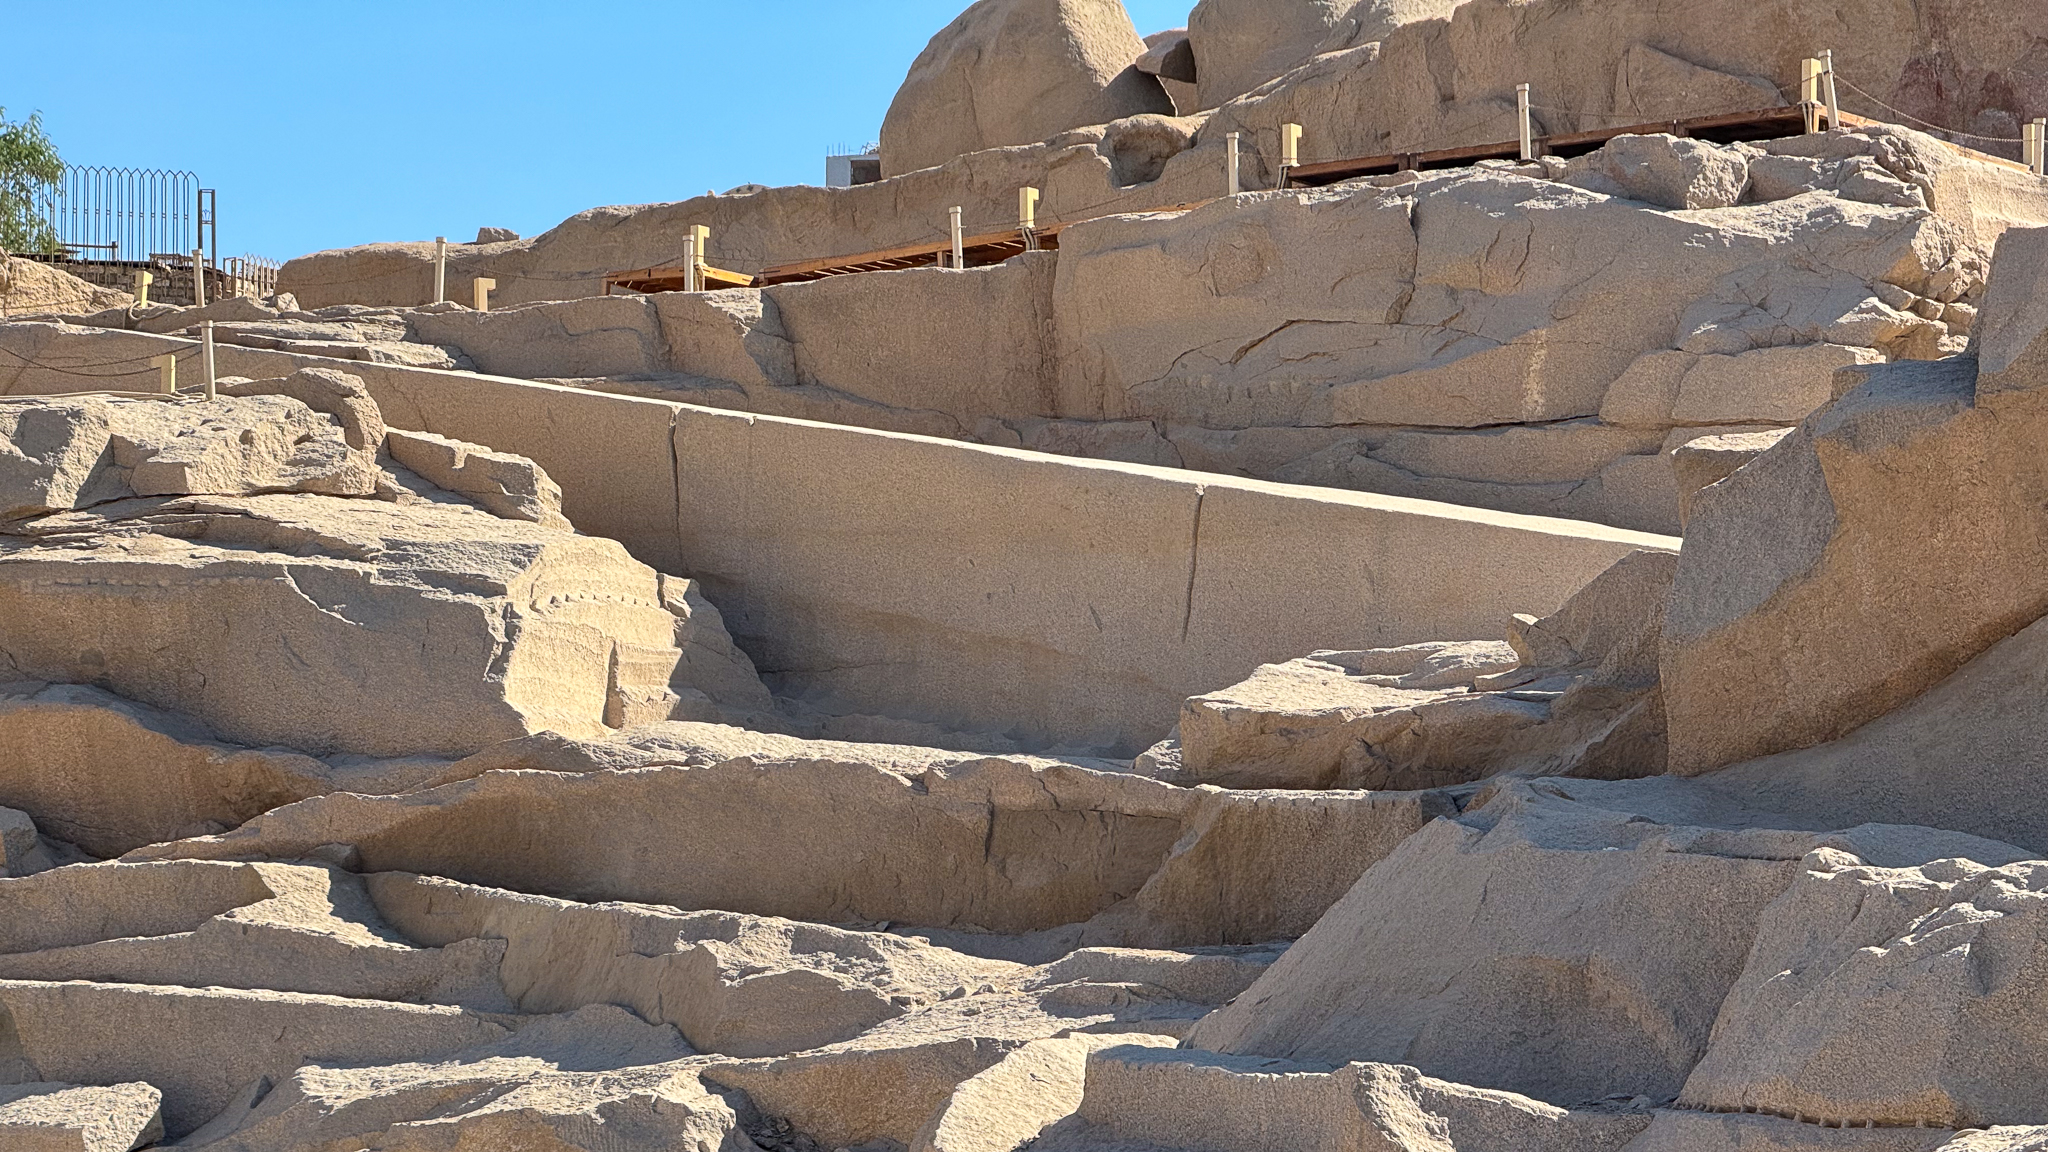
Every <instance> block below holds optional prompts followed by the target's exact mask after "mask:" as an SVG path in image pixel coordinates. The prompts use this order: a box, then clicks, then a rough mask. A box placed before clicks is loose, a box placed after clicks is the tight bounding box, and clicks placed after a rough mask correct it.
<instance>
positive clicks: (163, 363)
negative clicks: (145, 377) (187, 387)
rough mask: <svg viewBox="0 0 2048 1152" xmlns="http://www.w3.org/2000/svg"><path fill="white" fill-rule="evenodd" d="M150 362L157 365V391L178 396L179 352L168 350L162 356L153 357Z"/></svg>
mask: <svg viewBox="0 0 2048 1152" xmlns="http://www.w3.org/2000/svg"><path fill="white" fill-rule="evenodd" d="M149 362H150V363H151V364H153V365H155V366H156V389H157V391H159V392H161V393H163V394H164V395H166V396H176V395H177V394H178V354H177V353H175V352H166V353H164V354H163V355H161V356H154V357H151V358H150V361H149Z"/></svg>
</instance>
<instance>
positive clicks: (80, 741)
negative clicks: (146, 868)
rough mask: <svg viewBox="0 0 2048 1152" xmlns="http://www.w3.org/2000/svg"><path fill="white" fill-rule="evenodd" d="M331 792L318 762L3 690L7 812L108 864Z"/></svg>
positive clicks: (111, 701)
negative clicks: (30, 817) (31, 819)
mask: <svg viewBox="0 0 2048 1152" xmlns="http://www.w3.org/2000/svg"><path fill="white" fill-rule="evenodd" d="M145 782H146V784H145ZM335 783H336V782H335V780H334V774H333V772H332V770H331V769H330V768H329V766H328V765H327V764H325V763H323V762H321V761H319V760H315V759H313V758H312V757H310V756H306V755H302V754H300V753H297V752H292V751H289V750H287V749H283V748H273V749H268V750H260V751H259V750H256V749H251V748H237V747H234V746H232V745H228V744H224V743H221V742H219V741H217V740H215V739H213V738H212V734H211V733H209V732H207V731H205V730H204V728H203V727H202V726H200V725H197V724H194V723H192V722H190V721H187V720H181V719H179V718H178V717H175V716H171V715H168V714H166V713H163V712H160V711H158V710H157V709H154V708H150V707H148V706H146V705H141V704H136V703H134V702H133V701H129V700H123V699H121V698H120V697H118V696H115V695H113V694H112V693H110V692H105V691H103V690H101V689H98V688H92V687H87V686H85V685H79V684H43V683H40V682H27V683H19V684H7V685H0V804H6V805H9V806H11V807H14V808H19V809H22V810H24V811H28V812H32V813H34V814H35V817H36V819H37V820H39V821H40V822H41V827H43V828H45V829H47V830H48V831H49V833H50V834H51V835H52V836H55V837H57V838H58V839H61V840H68V841H70V842H72V843H75V844H77V845H79V846H80V847H82V848H84V849H86V850H87V851H89V852H94V853H97V854H99V855H102V856H111V855H118V854H119V853H122V852H126V851H129V850H130V849H134V848H140V847H142V846H144V845H146V844H155V843H159V842H161V841H164V840H175V839H178V838H179V837H181V836H189V835H203V834H205V833H207V832H224V831H226V830H227V829H229V828H232V827H234V826H235V825H237V824H240V823H241V822H243V821H244V820H248V819H250V818H252V817H255V816H259V815H261V814H262V813H264V812H267V811H269V810H270V809H272V808H275V807H277V806H278V805H280V804H289V803H291V802H292V801H294V800H303V799H305V798H306V797H308V796H316V795H319V794H320V793H322V792H326V791H330V790H331V789H332V788H333V787H335ZM358 786H361V785H358Z"/></svg>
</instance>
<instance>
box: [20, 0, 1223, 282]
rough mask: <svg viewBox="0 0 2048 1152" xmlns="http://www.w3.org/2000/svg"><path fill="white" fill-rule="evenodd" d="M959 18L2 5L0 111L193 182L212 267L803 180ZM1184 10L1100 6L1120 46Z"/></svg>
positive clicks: (863, 4)
mask: <svg viewBox="0 0 2048 1152" xmlns="http://www.w3.org/2000/svg"><path fill="white" fill-rule="evenodd" d="M967 3H968V0H727V2H716V0H670V2H668V3H659V2H653V0H607V2H604V3H588V2H585V3H559V2H558V3H534V2H529V0H500V2H496V3H487V4H486V3H452V2H443V0H413V2H411V3H396V2H392V0H344V2H342V3H328V4H312V3H303V2H300V0H285V2H283V3H279V2H277V0H269V2H266V3H255V2H227V0H196V2H187V3H180V4H166V3H161V2H154V3H137V2H134V0H107V2H104V3H98V4H76V3H69V2H67V0H43V2H37V0H16V2H13V3H10V4H9V5H8V9H7V13H6V16H5V22H6V25H7V32H6V36H5V39H6V41H7V42H8V45H9V50H8V52H7V59H6V64H5V66H4V67H0V107H5V108H6V110H7V118H8V119H10V120H19V119H21V118H23V117H24V116H26V115H27V114H28V113H29V112H32V111H41V112H42V114H43V119H44V123H45V127H46V128H47V129H48V131H49V133H50V135H51V136H52V137H53V138H54V139H55V140H56V142H57V145H58V147H59V149H60V150H61V151H62V152H63V154H64V158H65V160H67V161H68V162H70V163H74V164H110V165H124V166H133V167H152V168H173V169H189V170H191V171H194V172H197V173H198V174H199V177H200V180H201V183H202V184H204V185H205V186H206V187H210V188H217V189H218V190H219V192H220V251H221V254H222V255H223V256H226V255H229V254H240V253H243V252H254V253H258V254H260V255H265V256H270V257H272V258H275V259H288V258H290V257H292V256H297V255H300V254H301V253H305V252H310V251H315V250H317V249H321V248H334V247H340V246H344V245H348V244H360V243H367V242H369V241H373V240H417V239H429V238H432V237H433V236H436V235H445V236H448V237H450V238H451V239H464V240H467V239H469V238H470V237H472V236H474V235H475V233H476V229H477V227H478V226H479V225H483V224H491V225H497V226H500V227H505V228H511V229H514V230H516V231H518V232H519V233H520V234H522V235H528V236H531V235H533V234H535V233H537V232H541V231H544V230H546V229H548V228H550V227H553V226H554V225H555V224H557V223H559V222H560V221H561V220H562V219H563V218H564V217H566V216H570V215H573V214H574V213H576V212H579V211H582V210H583V209H585V208H590V207H595V206H597V205H600V204H637V203H647V202H653V201H661V200H681V199H685V198H687V197H689V196H693V195H701V194H702V193H703V192H704V191H705V190H706V189H713V188H715V189H718V190H720V191H723V190H725V189H727V188H730V187H732V186H734V185H737V184H746V183H761V184H801V183H822V182H823V179H824V156H825V153H826V151H827V149H828V148H830V147H831V146H832V145H834V144H841V143H844V144H852V145H859V144H862V143H866V142H869V141H872V140H874V139H875V137H876V135H877V134H878V132H879V130H880V128H881V124H882V114H883V113H884V112H886V111H887V110H888V107H889V100H890V98H891V97H893V96H894V95H895V92H896V87H897V85H898V84H900V83H901V82H902V80H903V74H904V72H905V71H906V70H908V69H909V67H910V62H911V60H912V59H913V58H915V57H916V55H917V53H918V52H919V50H921V49H922V48H923V47H924V44H925V42H926V41H927V40H929V39H930V38H931V36H932V34H933V33H935V32H937V31H938V30H939V29H940V28H942V27H944V26H945V25H946V23H947V22H948V21H950V20H951V19H952V18H953V17H954V16H956V15H958V14H959V12H960V11H961V10H962V9H964V8H965V7H966V6H967ZM1191 6H1192V0H1126V7H1128V8H1129V9H1130V11H1131V17H1132V19H1133V20H1134V21H1136V23H1137V25H1138V30H1139V31H1140V32H1141V33H1144V32H1154V31H1158V30H1159V29H1161V28H1171V27H1177V26H1179V25H1181V24H1184V23H1186V21H1187V12H1188V9H1189V7H1191ZM31 45H33V46H36V47H35V48H33V49H32V48H30V47H29V46H31ZM131 68H133V69H134V70H136V71H137V72H140V73H141V74H142V75H143V76H144V77H146V84H147V86H146V88H144V89H142V90H141V91H139V92H137V91H133V90H130V89H128V88H126V87H125V86H124V85H123V84H122V83H121V78H122V77H123V76H124V75H125V74H127V73H128V72H129V70H130V69H131ZM202 75H203V77H204V81H205V85H206V87H205V88H204V89H203V90H201V89H200V87H199V84H198V81H197V79H196V78H197V77H199V76H202Z"/></svg>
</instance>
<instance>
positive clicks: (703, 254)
mask: <svg viewBox="0 0 2048 1152" xmlns="http://www.w3.org/2000/svg"><path fill="white" fill-rule="evenodd" d="M690 239H691V241H692V242H693V243H692V245H691V246H692V248H693V249H694V251H695V252H696V255H695V256H692V257H691V258H690V283H691V284H692V287H691V289H690V291H692V292H703V291H706V290H707V289H706V288H705V287H704V269H705V267H706V266H708V265H709V264H710V263H711V226H710V225H708V224H692V225H690Z"/></svg>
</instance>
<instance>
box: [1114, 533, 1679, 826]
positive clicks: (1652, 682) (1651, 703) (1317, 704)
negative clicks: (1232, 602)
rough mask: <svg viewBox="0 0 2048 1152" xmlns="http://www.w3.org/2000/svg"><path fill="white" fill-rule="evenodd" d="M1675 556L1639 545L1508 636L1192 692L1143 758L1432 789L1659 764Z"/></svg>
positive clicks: (1266, 784)
mask: <svg viewBox="0 0 2048 1152" xmlns="http://www.w3.org/2000/svg"><path fill="white" fill-rule="evenodd" d="M1675 567H1676V557H1673V556H1671V555H1669V554H1668V553H1658V552H1637V553H1634V554H1632V555H1630V556H1628V557H1625V558H1623V560H1622V561H1621V562H1620V563H1618V564H1616V565H1615V566H1614V567H1613V568H1611V569H1609V570H1608V571H1607V572H1606V573H1604V574H1602V575H1601V576H1599V577H1598V578H1596V579H1595V580H1594V581H1593V582H1592V583H1590V584H1588V585H1587V586H1586V587H1585V588H1583V589H1581V590H1580V592H1579V593H1578V595H1576V596H1574V597H1572V599H1570V600H1568V601H1566V602H1565V604H1564V606H1563V607H1562V608H1560V609H1559V610H1558V611H1557V612H1556V613H1555V614H1553V615H1551V616H1549V617H1546V618H1544V619H1540V620H1539V619H1538V618H1536V617H1534V616H1528V615H1517V616H1515V617H1514V618H1512V619H1511V620H1510V622H1509V624H1510V630H1509V633H1508V639H1507V640H1506V641H1478V640H1475V641H1466V642H1440V643H1435V644H1416V645H1411V646H1408V647H1405V648H1392V649H1379V650H1375V651H1370V652H1317V653H1314V654H1312V655H1310V656H1308V657H1306V658H1303V659H1300V660H1292V661H1289V662H1287V663H1285V664H1274V665H1267V666H1265V667H1262V668H1260V669H1259V670H1258V671H1257V672H1255V673H1254V674H1253V675H1252V678H1251V679H1249V680H1247V681H1245V682H1244V683H1242V684H1238V685H1234V686H1232V687H1230V688H1226V689H1223V690H1222V691H1220V692H1212V693H1209V694H1207V695H1204V696H1197V697H1194V698H1193V699H1190V700H1189V701H1188V702H1187V704H1186V705H1185V706H1183V707H1182V709H1181V715H1180V725H1179V728H1178V729H1177V732H1178V735H1177V737H1176V738H1174V739H1171V740H1168V741H1166V742H1165V743H1163V744H1161V745H1160V746H1158V747H1157V748H1155V749H1153V750H1152V751H1151V752H1150V753H1148V756H1149V757H1151V759H1152V760H1153V761H1154V762H1156V763H1158V764H1160V765H1162V766H1166V767H1169V768H1172V769H1175V770H1177V771H1179V772H1181V773H1184V774H1185V776H1186V778H1187V779H1189V780H1192V781H1200V782H1205V783H1213V784H1220V785H1223V786H1225V787H1232V788H1331V787H1337V788H1394V789H1417V788H1435V787H1444V786H1449V785H1456V784H1464V783H1469V782H1471V781H1474V780H1480V779H1484V778H1486V777H1489V776H1495V775H1500V774H1503V773H1516V774H1521V775H1548V776H1592V777H1596V778H1603V779H1615V778H1625V777H1630V776H1651V775H1656V774H1658V773H1660V772H1662V771H1663V770H1664V762H1665V755H1664V731H1663V729H1664V720H1663V708H1662V703H1661V700H1660V697H1659V692H1658V682H1657V656H1658V634H1659V630H1660V628H1661V625H1662V621H1663V616H1664V602H1665V598H1666V596H1667V595H1668V594H1669V592H1670V588H1671V578H1672V572H1673V570H1674V569H1675Z"/></svg>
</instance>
